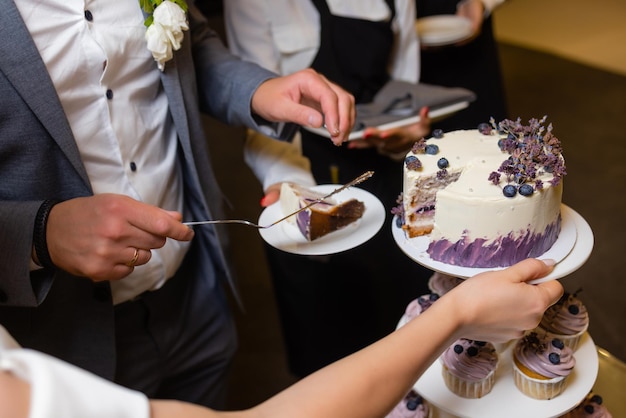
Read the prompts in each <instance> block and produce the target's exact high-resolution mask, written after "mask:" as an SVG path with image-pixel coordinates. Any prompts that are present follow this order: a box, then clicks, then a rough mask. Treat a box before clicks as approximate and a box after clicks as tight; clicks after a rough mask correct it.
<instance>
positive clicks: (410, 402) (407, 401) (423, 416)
mask: <svg viewBox="0 0 626 418" xmlns="http://www.w3.org/2000/svg"><path fill="white" fill-rule="evenodd" d="M430 411H431V409H430V406H429V405H428V402H426V400H425V399H424V398H422V397H421V396H420V395H419V394H418V393H417V392H415V391H414V390H411V391H410V392H409V393H408V394H407V395H406V396H405V397H404V399H402V400H401V401H400V403H399V404H398V405H396V407H395V408H393V410H392V411H391V412H390V413H389V414H388V415H387V416H386V418H429V417H430V416H431V413H430Z"/></svg>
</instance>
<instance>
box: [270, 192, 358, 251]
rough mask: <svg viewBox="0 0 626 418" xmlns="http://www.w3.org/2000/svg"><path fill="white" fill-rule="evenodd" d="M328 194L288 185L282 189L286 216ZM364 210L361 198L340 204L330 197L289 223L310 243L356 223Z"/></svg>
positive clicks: (302, 212)
mask: <svg viewBox="0 0 626 418" xmlns="http://www.w3.org/2000/svg"><path fill="white" fill-rule="evenodd" d="M324 195H325V193H319V192H316V191H314V190H311V189H309V188H306V187H303V186H301V185H298V184H295V183H290V182H285V183H283V184H282V185H281V189H280V207H281V209H282V211H283V213H284V214H285V215H288V214H290V213H292V212H295V211H297V210H298V209H300V208H302V207H304V206H306V205H308V204H309V203H311V202H313V201H315V200H317V199H321V198H322V197H324ZM364 211H365V204H364V203H363V202H361V201H359V200H357V199H349V200H346V201H344V202H337V201H336V200H335V199H333V198H327V199H324V200H323V201H322V202H320V203H317V204H315V205H313V206H311V207H310V208H307V209H305V210H303V211H301V212H300V213H298V214H296V215H294V216H292V217H290V218H287V221H288V222H291V223H292V224H294V225H296V226H297V227H298V229H299V230H300V232H301V233H302V235H303V236H304V237H305V238H306V239H307V240H308V241H313V240H315V239H317V238H320V237H322V236H324V235H326V234H329V233H331V232H333V231H336V230H338V229H341V228H343V227H345V226H347V225H349V224H351V223H353V222H356V221H357V220H358V219H360V218H361V217H362V216H363V212H364Z"/></svg>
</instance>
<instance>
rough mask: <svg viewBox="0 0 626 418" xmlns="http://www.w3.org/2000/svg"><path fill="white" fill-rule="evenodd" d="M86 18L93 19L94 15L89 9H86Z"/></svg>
mask: <svg viewBox="0 0 626 418" xmlns="http://www.w3.org/2000/svg"><path fill="white" fill-rule="evenodd" d="M85 19H87V20H88V21H89V22H91V21H92V20H93V15H92V14H91V12H90V11H89V10H85Z"/></svg>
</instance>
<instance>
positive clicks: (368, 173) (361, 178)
mask: <svg viewBox="0 0 626 418" xmlns="http://www.w3.org/2000/svg"><path fill="white" fill-rule="evenodd" d="M373 175H374V172H373V171H366V172H365V173H363V174H361V175H360V176H358V177H357V178H355V179H354V180H352V181H351V182H348V183H346V184H344V185H343V186H341V187H337V188H336V189H334V190H333V191H332V192H330V193H328V194H327V195H325V196H322V197H320V198H319V199H315V200H313V201H312V202H311V203H309V204H308V205H306V206H303V207H301V208H300V209H298V210H296V211H295V212H292V213H290V214H289V215H287V216H284V217H282V218H280V219H279V220H277V221H274V222H272V223H271V224H269V225H259V224H255V223H254V222H250V221H246V220H243V219H217V220H211V221H191V222H183V224H185V225H187V226H194V225H209V224H240V225H247V226H251V227H253V228H259V229H265V228H269V227H271V226H274V225H276V224H278V223H281V222H282V221H284V220H285V219H288V218H291V217H292V216H294V215H296V214H298V213H300V212H302V211H303V210H306V209H308V208H310V207H311V206H313V205H317V204H318V203H320V202H322V201H324V200H325V199H328V198H329V197H331V196H333V195H335V194H337V193H339V192H340V191H342V190H345V189H347V188H348V187H352V186H356V185H357V184H359V183H362V182H364V181H365V180H367V179H369V178H370V177H372V176H373Z"/></svg>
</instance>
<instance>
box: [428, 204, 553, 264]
mask: <svg viewBox="0 0 626 418" xmlns="http://www.w3.org/2000/svg"><path fill="white" fill-rule="evenodd" d="M560 231H561V216H560V215H559V217H558V219H557V220H556V222H554V223H552V224H550V225H548V227H547V228H546V230H545V232H544V233H543V234H533V233H531V232H530V231H529V230H527V231H526V233H525V234H523V235H521V236H519V237H517V238H514V237H513V234H512V233H511V234H509V235H507V236H503V237H502V238H500V239H498V240H496V241H494V242H492V243H491V244H485V242H486V240H484V239H477V240H474V241H470V240H469V239H467V238H463V239H460V240H459V241H457V242H450V241H448V240H446V239H442V240H439V241H433V242H431V243H430V245H429V246H428V250H427V252H428V254H429V255H430V258H432V259H433V260H436V261H440V262H442V263H446V264H451V265H454V266H462V267H476V268H489V267H508V266H510V265H513V264H515V263H517V262H520V261H522V260H524V259H526V258H533V257H539V256H540V255H542V254H543V253H545V252H546V251H548V250H549V249H550V247H552V244H554V242H555V241H556V239H557V238H558V236H559V232H560Z"/></svg>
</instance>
